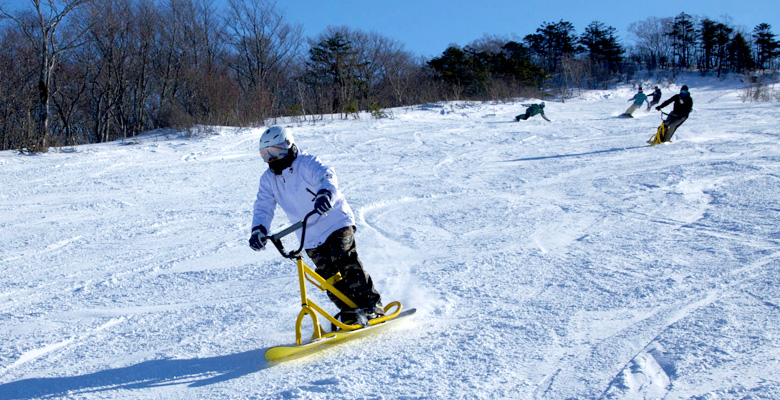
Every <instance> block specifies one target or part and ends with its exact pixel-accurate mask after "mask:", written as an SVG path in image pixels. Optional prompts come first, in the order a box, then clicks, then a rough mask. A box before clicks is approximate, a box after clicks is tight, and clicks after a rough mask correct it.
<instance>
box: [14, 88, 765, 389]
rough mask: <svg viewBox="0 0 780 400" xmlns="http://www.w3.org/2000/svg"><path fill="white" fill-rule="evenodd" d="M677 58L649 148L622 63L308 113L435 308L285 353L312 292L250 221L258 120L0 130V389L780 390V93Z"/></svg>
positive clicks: (380, 258)
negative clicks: (190, 126) (427, 100)
mask: <svg viewBox="0 0 780 400" xmlns="http://www.w3.org/2000/svg"><path fill="white" fill-rule="evenodd" d="M685 79H686V82H685V83H687V84H688V85H689V86H690V87H691V92H692V95H693V96H694V102H695V103H694V104H695V105H694V112H693V113H692V114H691V117H690V118H689V120H688V121H686V122H685V124H683V125H682V127H681V128H680V129H679V131H678V133H677V134H676V135H675V138H674V140H673V143H671V144H665V145H661V146H656V147H648V146H646V145H645V143H644V142H645V141H646V140H647V138H649V137H650V135H651V134H652V133H653V132H654V131H655V129H656V126H657V125H658V124H659V123H660V118H658V114H657V113H656V112H647V111H645V110H642V109H640V110H638V111H637V112H636V118H633V119H619V118H614V116H616V115H618V114H619V113H621V112H622V111H623V110H624V109H625V107H626V105H625V104H626V103H625V101H626V100H627V99H628V98H630V97H631V96H632V95H633V89H632V88H631V87H630V86H624V87H620V88H618V89H614V90H607V91H590V92H583V93H581V94H580V95H579V96H578V97H575V98H573V99H567V100H566V102H565V103H559V102H555V101H547V103H548V107H547V109H549V111H547V110H546V113H547V114H548V116H549V117H550V118H551V119H552V120H553V122H551V123H547V122H546V121H544V120H542V119H541V118H539V117H535V118H532V119H530V120H528V121H523V122H520V123H516V122H514V121H513V120H512V119H513V117H514V115H516V114H517V113H519V112H521V111H522V109H523V107H522V106H521V105H520V104H521V103H527V102H530V101H534V100H533V99H517V101H514V102H505V103H478V102H451V103H437V104H427V105H420V106H413V107H405V108H398V109H394V110H392V118H387V119H381V120H375V119H372V118H370V117H369V116H367V115H366V116H361V119H358V120H343V121H342V120H337V119H332V118H326V119H324V120H320V121H317V122H316V123H300V124H292V123H291V125H292V126H293V128H294V132H295V133H294V135H295V138H296V141H297V142H298V144H299V146H300V147H301V148H302V149H304V150H305V151H307V152H310V153H312V154H315V155H318V156H320V157H321V158H322V159H324V160H325V161H327V162H329V163H331V164H332V165H333V166H334V168H335V169H336V172H337V174H338V178H339V184H340V188H341V190H342V191H343V192H344V194H345V195H346V197H347V199H348V201H349V202H350V205H351V206H352V208H353V210H354V211H355V215H356V218H357V227H358V230H357V233H356V243H357V246H358V252H359V254H360V257H361V260H362V261H363V263H364V264H365V266H366V270H367V271H368V272H369V273H370V274H371V276H372V278H373V280H374V282H375V284H376V285H377V287H378V289H379V290H380V292H381V293H382V296H383V299H384V301H385V302H386V303H388V302H390V301H393V300H400V301H402V302H403V303H404V305H405V306H406V307H416V308H417V309H418V310H419V312H418V313H417V314H416V315H415V316H414V318H411V319H409V320H408V321H406V322H401V323H399V324H397V325H395V326H392V327H390V328H388V329H387V330H385V331H383V332H379V333H377V334H376V335H373V336H371V337H367V338H365V339H361V340H353V341H349V342H346V343H344V344H341V345H339V346H336V347H333V348H330V349H326V350H324V351H322V352H320V353H318V354H316V355H314V356H311V357H307V358H302V359H299V360H293V361H289V362H286V363H280V364H268V363H266V362H265V361H264V360H263V356H262V354H263V352H264V351H265V349H267V348H268V347H270V346H274V345H278V344H286V343H290V342H292V341H293V340H294V331H293V329H294V322H295V317H296V315H297V313H298V311H299V309H300V305H299V303H300V299H299V297H298V296H299V295H298V292H297V290H298V288H297V285H298V283H297V278H296V276H295V268H294V264H293V263H291V262H290V261H288V260H285V259H282V258H281V257H279V255H278V253H276V252H275V250H274V249H270V250H268V251H264V252H260V253H256V252H253V251H251V250H250V249H249V248H248V246H247V244H246V240H247V237H248V234H249V224H250V222H251V207H252V203H253V201H254V196H255V193H256V189H257V186H256V185H257V182H258V179H259V177H260V174H261V173H262V171H263V169H264V166H263V165H262V164H261V162H260V159H259V156H258V155H257V150H256V141H257V139H258V138H259V135H260V132H261V131H262V130H261V129H250V128H245V129H235V128H222V127H203V128H202V129H201V131H200V132H199V134H198V135H196V136H195V137H184V136H180V135H178V134H175V133H165V132H163V133H152V134H149V135H146V136H141V137H138V138H135V139H133V140H130V141H126V142H117V143H106V144H99V145H87V146H79V147H77V148H70V149H63V151H54V152H50V153H48V154H44V155H37V156H20V155H18V154H15V153H13V152H0V181H2V182H3V189H4V190H3V191H1V192H0V228H2V230H0V270H2V271H3V274H4V279H3V281H1V283H0V399H37V398H79V399H97V398H101V399H106V398H111V399H114V398H116V399H127V398H166V399H190V398H199V399H211V398H213V399H231V398H235V399H246V398H257V399H296V398H300V399H330V398H355V399H367V398H382V399H518V398H533V399H572V398H578V399H579V398H581V399H585V398H603V399H657V398H669V399H678V398H700V399H705V398H728V399H730V398H780V372H778V371H780V365H779V363H778V359H780V274H778V267H780V228H778V224H777V220H778V219H780V201H779V200H778V187H780V147H778V145H777V138H778V133H777V126H778V125H779V124H778V122H780V112H778V111H780V107H779V106H778V103H742V102H741V101H740V99H739V94H740V93H741V86H740V84H739V83H738V82H736V81H735V80H715V79H708V78H701V77H699V76H693V75H691V76H687V77H686V78H685ZM654 83H655V82H647V84H654ZM680 84H681V83H680ZM680 84H668V83H663V84H661V89H662V90H663V91H664V98H667V97H668V95H670V94H673V93H675V92H676V91H677V90H678V89H679V85H680ZM737 114H738V115H742V116H743V117H744V118H740V120H739V122H737V121H736V119H735V118H732V116H731V115H737ZM7 182H11V183H12V184H7ZM277 216H278V218H276V219H275V221H274V226H273V227H272V231H276V230H279V229H281V228H282V227H284V226H287V225H288V223H289V221H287V220H286V218H285V217H284V215H283V212H282V211H281V210H277ZM309 295H310V296H311V297H312V299H314V301H315V302H317V303H318V304H320V305H322V306H324V307H325V308H326V309H328V310H330V311H334V310H333V309H332V306H331V305H330V302H329V301H328V300H327V299H326V298H325V296H324V294H322V293H321V292H319V291H317V290H313V289H310V292H309ZM306 329H311V328H310V327H307V328H306ZM377 388H381V390H378V389H377Z"/></svg>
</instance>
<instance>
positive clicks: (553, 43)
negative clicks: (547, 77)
mask: <svg viewBox="0 0 780 400" xmlns="http://www.w3.org/2000/svg"><path fill="white" fill-rule="evenodd" d="M523 40H524V41H525V42H526V43H527V44H528V47H529V48H530V49H531V51H532V52H533V53H534V54H535V55H536V56H537V57H538V58H539V60H540V62H541V64H542V65H543V66H544V69H545V70H546V71H547V72H548V73H551V74H553V73H555V72H557V70H558V67H559V66H560V62H561V58H563V57H564V56H566V55H574V54H575V53H577V52H578V51H579V50H581V48H580V47H579V45H578V43H577V36H576V35H575V33H574V25H573V24H572V23H571V22H567V21H563V20H561V21H559V22H556V23H550V22H545V23H543V24H542V26H541V27H539V28H536V33H534V34H530V35H527V36H526V37H525V38H524V39H523Z"/></svg>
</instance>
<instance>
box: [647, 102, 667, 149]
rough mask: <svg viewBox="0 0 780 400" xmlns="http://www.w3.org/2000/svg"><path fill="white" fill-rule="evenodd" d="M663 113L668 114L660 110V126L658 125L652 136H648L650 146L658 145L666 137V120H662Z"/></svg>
mask: <svg viewBox="0 0 780 400" xmlns="http://www.w3.org/2000/svg"><path fill="white" fill-rule="evenodd" d="M664 115H666V116H668V115H669V114H667V113H665V112H663V111H661V126H659V127H658V131H657V132H656V133H655V134H654V135H653V136H650V140H648V141H647V143H649V144H650V146H655V145H659V144H661V143H663V142H664V139H665V138H666V120H664Z"/></svg>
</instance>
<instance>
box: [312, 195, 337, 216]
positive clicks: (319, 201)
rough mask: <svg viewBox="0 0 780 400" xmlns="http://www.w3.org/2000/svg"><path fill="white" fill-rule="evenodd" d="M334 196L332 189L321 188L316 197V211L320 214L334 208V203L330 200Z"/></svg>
mask: <svg viewBox="0 0 780 400" xmlns="http://www.w3.org/2000/svg"><path fill="white" fill-rule="evenodd" d="M332 196H333V195H332V194H330V191H328V190H326V189H321V190H320V191H319V192H317V196H316V197H314V211H316V212H317V214H320V215H322V214H325V213H326V212H328V211H330V210H331V209H332V208H333V204H332V203H331V202H330V201H331V197H332Z"/></svg>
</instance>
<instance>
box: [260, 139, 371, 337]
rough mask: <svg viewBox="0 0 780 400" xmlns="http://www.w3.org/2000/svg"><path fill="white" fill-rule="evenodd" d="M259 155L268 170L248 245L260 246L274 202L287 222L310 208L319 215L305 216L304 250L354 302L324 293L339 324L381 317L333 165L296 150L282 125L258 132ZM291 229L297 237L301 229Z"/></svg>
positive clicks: (324, 274) (353, 222)
mask: <svg viewBox="0 0 780 400" xmlns="http://www.w3.org/2000/svg"><path fill="white" fill-rule="evenodd" d="M260 154H261V156H262V157H263V161H265V162H266V163H268V170H266V171H265V172H264V173H263V175H262V176H261V177H260V186H259V189H258V190H257V199H256V200H255V204H254V213H253V217H252V234H251V237H250V239H249V246H250V247H251V248H252V249H253V250H256V251H259V250H263V249H264V248H265V245H266V241H267V237H266V235H268V227H270V226H271V220H272V219H273V217H274V210H275V209H276V206H277V204H278V205H279V206H280V207H281V208H282V210H284V212H285V213H286V214H287V218H288V219H289V220H290V222H291V223H296V222H298V221H300V220H302V219H303V218H304V217H305V216H306V214H308V213H310V212H311V211H312V210H315V211H316V212H317V214H318V215H315V216H312V217H310V218H309V220H308V223H307V225H306V238H305V242H304V243H303V247H304V249H306V254H307V255H308V256H309V258H311V260H312V262H313V263H314V265H315V266H316V268H315V271H316V272H317V273H318V274H320V275H322V277H323V278H325V279H329V278H330V277H332V276H334V275H335V274H336V273H339V272H340V273H341V276H342V280H340V281H338V282H336V283H335V284H334V285H333V286H335V287H336V289H338V290H339V291H341V292H342V293H344V294H345V295H347V297H349V298H350V299H352V300H353V301H354V302H355V303H356V304H357V306H358V308H357V309H352V308H351V307H348V306H347V305H346V304H344V302H342V301H341V300H340V299H338V298H337V297H336V296H334V295H332V294H331V293H330V292H328V297H329V298H330V300H331V301H332V302H333V303H334V304H335V305H336V306H337V307H338V308H339V310H340V312H339V314H338V317H339V318H340V320H341V321H342V322H344V323H348V324H352V323H355V322H356V321H357V320H358V315H359V314H362V315H365V317H366V318H367V319H373V318H377V317H379V316H381V315H383V314H384V309H383V308H382V303H381V299H380V295H379V293H378V292H377V291H376V289H374V284H373V282H372V280H371V277H370V276H369V275H368V273H366V272H365V271H364V270H363V263H362V262H361V261H360V259H359V258H358V254H357V250H356V246H355V238H354V234H355V229H356V228H355V216H354V214H353V213H352V209H351V208H350V207H349V204H347V201H346V199H345V198H344V195H343V194H342V193H341V192H340V191H339V189H338V180H337V178H336V173H335V171H334V170H333V168H331V167H329V166H327V165H325V164H324V163H323V162H322V161H321V160H320V159H319V158H317V157H316V156H313V155H310V154H307V153H306V152H304V151H301V150H299V149H298V147H297V146H296V145H295V142H294V140H293V136H292V131H291V129H290V128H287V127H282V126H273V127H271V128H268V129H266V130H265V131H264V132H263V134H262V136H261V137H260ZM296 233H297V234H298V239H300V236H301V230H298V231H297V232H296Z"/></svg>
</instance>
